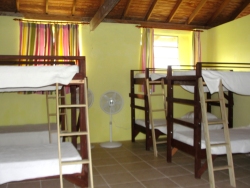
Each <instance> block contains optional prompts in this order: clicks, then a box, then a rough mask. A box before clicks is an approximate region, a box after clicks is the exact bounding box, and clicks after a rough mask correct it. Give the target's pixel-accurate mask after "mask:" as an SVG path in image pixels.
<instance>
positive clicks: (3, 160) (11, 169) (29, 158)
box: [0, 142, 82, 184]
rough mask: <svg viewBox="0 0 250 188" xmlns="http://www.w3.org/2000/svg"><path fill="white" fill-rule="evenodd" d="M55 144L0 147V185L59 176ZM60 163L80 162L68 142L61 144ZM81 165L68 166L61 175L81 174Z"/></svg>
mask: <svg viewBox="0 0 250 188" xmlns="http://www.w3.org/2000/svg"><path fill="white" fill-rule="evenodd" d="M57 148H58V146H57V143H55V144H40V145H22V146H20V145H19V146H11V147H10V146H0V169H1V171H0V184H3V183H7V182H12V181H21V180H27V179H35V178H42V177H48V176H58V175H59V163H58V151H57ZM61 151H62V161H72V160H81V156H80V155H79V153H78V151H77V150H76V149H75V148H74V146H73V145H72V144H71V143H69V142H63V143H61ZM81 170H82V165H81V164H76V165H68V166H65V167H63V168H62V174H75V173H81Z"/></svg>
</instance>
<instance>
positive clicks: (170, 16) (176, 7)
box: [166, 0, 183, 22]
mask: <svg viewBox="0 0 250 188" xmlns="http://www.w3.org/2000/svg"><path fill="white" fill-rule="evenodd" d="M182 2H183V0H178V1H177V2H176V4H175V6H174V8H173V10H172V11H171V13H170V14H169V16H168V19H167V20H166V22H171V21H172V19H173V17H174V15H175V13H176V12H177V11H178V9H179V7H180V6H181V3H182Z"/></svg>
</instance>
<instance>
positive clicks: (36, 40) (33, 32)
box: [19, 22, 80, 93]
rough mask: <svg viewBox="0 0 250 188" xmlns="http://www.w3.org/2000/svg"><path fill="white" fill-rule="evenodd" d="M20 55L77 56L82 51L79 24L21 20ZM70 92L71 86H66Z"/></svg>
mask: <svg viewBox="0 0 250 188" xmlns="http://www.w3.org/2000/svg"><path fill="white" fill-rule="evenodd" d="M19 26H20V44H19V55H37V56H51V55H52V56H53V55H55V56H77V55H79V53H80V49H79V36H78V25H77V24H65V25H62V24H50V23H47V24H40V23H39V24H38V23H28V22H19ZM65 90H66V91H65V92H66V93H69V87H65Z"/></svg>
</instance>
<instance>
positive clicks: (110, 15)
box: [0, 0, 250, 30]
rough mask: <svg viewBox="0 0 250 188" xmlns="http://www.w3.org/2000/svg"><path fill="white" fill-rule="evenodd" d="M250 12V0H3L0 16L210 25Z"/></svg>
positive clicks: (92, 24)
mask: <svg viewBox="0 0 250 188" xmlns="http://www.w3.org/2000/svg"><path fill="white" fill-rule="evenodd" d="M249 14H250V0H0V16H16V17H17V18H18V17H22V18H23V17H24V18H27V19H40V20H62V21H77V22H83V23H86V24H90V29H91V30H94V29H95V28H96V27H98V25H99V24H100V23H101V22H109V23H131V24H137V25H138V26H141V27H152V28H166V29H181V30H193V29H210V28H212V27H215V26H218V25H221V24H223V23H226V22H229V21H232V20H234V19H237V18H240V17H243V16H246V15H249Z"/></svg>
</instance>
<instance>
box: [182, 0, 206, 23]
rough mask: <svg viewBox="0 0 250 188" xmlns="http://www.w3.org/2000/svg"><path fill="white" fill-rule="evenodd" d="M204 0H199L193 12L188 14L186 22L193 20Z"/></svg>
mask: <svg viewBox="0 0 250 188" xmlns="http://www.w3.org/2000/svg"><path fill="white" fill-rule="evenodd" d="M206 2H207V0H201V1H200V3H199V5H198V6H197V7H196V9H195V10H194V11H193V13H192V14H191V15H190V16H189V18H188V20H187V22H186V24H190V23H191V22H192V21H193V20H194V18H195V16H196V15H197V14H198V12H199V11H200V10H201V8H202V7H203V6H204V4H205V3H206Z"/></svg>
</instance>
